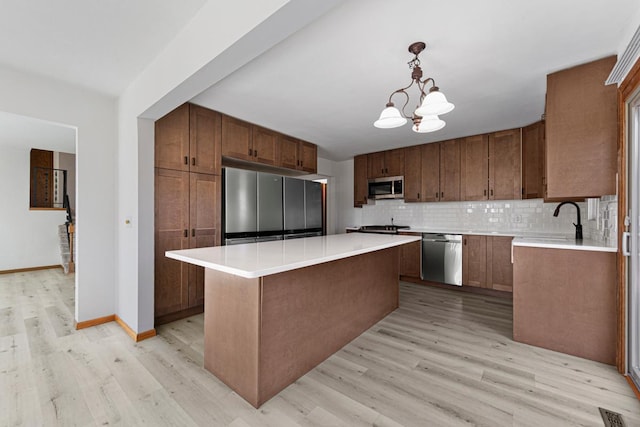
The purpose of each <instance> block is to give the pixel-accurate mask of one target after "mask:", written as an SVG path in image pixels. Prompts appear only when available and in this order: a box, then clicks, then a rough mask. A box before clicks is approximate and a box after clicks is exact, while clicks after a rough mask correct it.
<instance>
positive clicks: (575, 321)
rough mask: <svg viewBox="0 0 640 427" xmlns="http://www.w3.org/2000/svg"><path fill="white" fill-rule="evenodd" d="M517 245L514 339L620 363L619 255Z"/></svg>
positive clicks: (603, 360)
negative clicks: (618, 327) (618, 329)
mask: <svg viewBox="0 0 640 427" xmlns="http://www.w3.org/2000/svg"><path fill="white" fill-rule="evenodd" d="M513 250H514V266H513V277H514V284H513V339H514V340H515V341H519V342H523V343H526V344H531V345H535V346H538V347H544V348H548V349H550V350H555V351H559V352H562V353H567V354H572V355H574V356H579V357H584V358H586V359H591V360H595V361H598V362H602V363H607V364H609V365H614V364H615V362H616V254H615V253H614V252H596V251H577V250H564V249H546V248H531V247H519V246H516V247H514V248H513Z"/></svg>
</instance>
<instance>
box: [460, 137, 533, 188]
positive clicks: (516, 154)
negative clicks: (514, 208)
mask: <svg viewBox="0 0 640 427" xmlns="http://www.w3.org/2000/svg"><path fill="white" fill-rule="evenodd" d="M520 145H521V144H520V129H519V128H518V129H510V130H504V131H500V132H494V133H490V134H488V135H474V136H469V137H466V138H463V139H462V140H461V150H462V155H461V157H462V160H461V170H462V179H461V188H462V190H461V192H462V199H463V200H517V199H520V198H522V185H521V152H520Z"/></svg>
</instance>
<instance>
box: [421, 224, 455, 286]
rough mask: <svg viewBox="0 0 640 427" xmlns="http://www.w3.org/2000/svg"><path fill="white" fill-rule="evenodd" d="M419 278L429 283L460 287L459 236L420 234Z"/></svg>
mask: <svg viewBox="0 0 640 427" xmlns="http://www.w3.org/2000/svg"><path fill="white" fill-rule="evenodd" d="M420 277H421V278H422V280H428V281H431V282H439V283H447V284H449V285H456V286H462V235H461V234H437V233H423V234H422V268H421V274H420Z"/></svg>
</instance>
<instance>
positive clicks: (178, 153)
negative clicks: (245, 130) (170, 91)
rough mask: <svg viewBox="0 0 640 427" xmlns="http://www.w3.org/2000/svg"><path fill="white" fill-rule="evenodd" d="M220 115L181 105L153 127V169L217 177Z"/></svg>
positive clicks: (219, 169) (219, 165)
mask: <svg viewBox="0 0 640 427" xmlns="http://www.w3.org/2000/svg"><path fill="white" fill-rule="evenodd" d="M220 121H221V119H220V114H219V113H217V112H215V111H212V110H209V109H206V108H203V107H199V106H197V105H193V104H183V105H181V106H180V107H178V108H176V109H175V110H173V111H172V112H170V113H169V114H167V115H165V116H164V117H162V118H161V119H159V120H157V121H156V123H155V167H157V168H162V169H171V170H179V171H187V172H197V173H205V174H211V175H219V174H220V171H221V160H220Z"/></svg>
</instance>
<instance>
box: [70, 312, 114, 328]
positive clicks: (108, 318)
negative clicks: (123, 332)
mask: <svg viewBox="0 0 640 427" xmlns="http://www.w3.org/2000/svg"><path fill="white" fill-rule="evenodd" d="M115 320H116V315H115V314H112V315H110V316H104V317H98V318H97V319H91V320H85V321H83V322H76V330H80V329H85V328H90V327H92V326H98V325H102V324H104V323H109V322H113V321H115Z"/></svg>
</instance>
